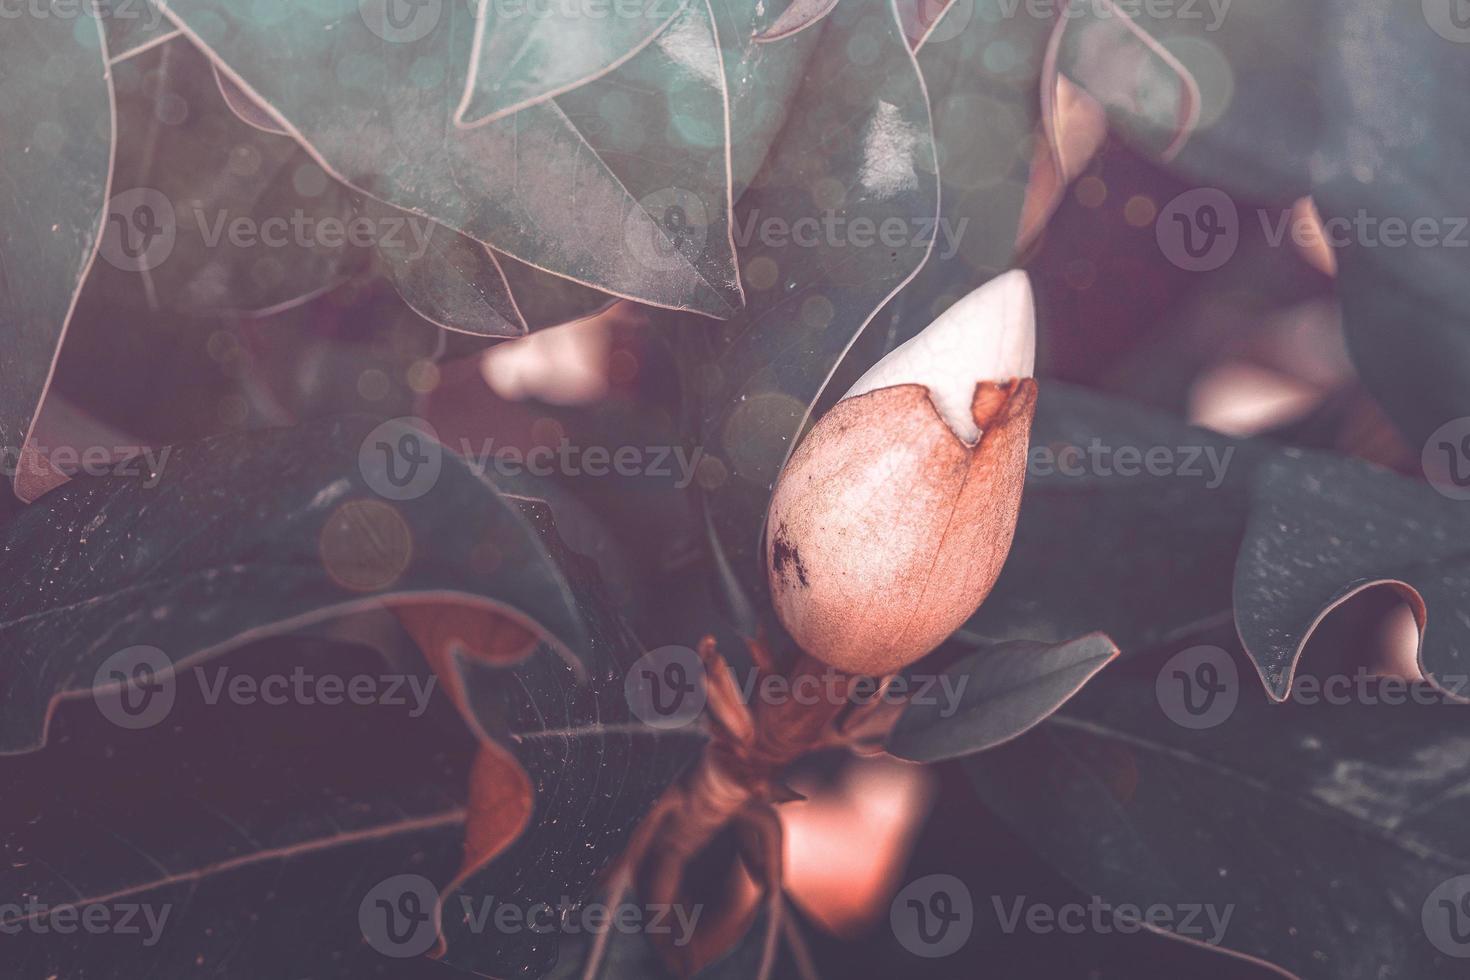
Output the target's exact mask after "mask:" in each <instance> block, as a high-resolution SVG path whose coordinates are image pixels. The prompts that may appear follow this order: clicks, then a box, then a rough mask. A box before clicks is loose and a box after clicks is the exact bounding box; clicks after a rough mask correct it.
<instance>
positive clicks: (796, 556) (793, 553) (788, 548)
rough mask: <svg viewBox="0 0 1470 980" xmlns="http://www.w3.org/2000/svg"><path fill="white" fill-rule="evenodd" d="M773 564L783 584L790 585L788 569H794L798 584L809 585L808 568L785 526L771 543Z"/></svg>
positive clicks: (777, 532) (779, 529) (778, 531)
mask: <svg viewBox="0 0 1470 980" xmlns="http://www.w3.org/2000/svg"><path fill="white" fill-rule="evenodd" d="M771 564H772V565H773V566H774V567H775V572H776V574H777V575H779V576H781V581H782V582H786V583H789V582H790V581H791V578H790V576H789V575H788V574H787V569H792V570H794V571H795V572H796V580H797V581H798V582H800V583H801V584H802V585H807V584H808V582H807V578H806V566H804V565H803V564H802V563H801V553H800V552H799V551H797V550H796V546H795V545H794V544H792V543H791V538H790V536H789V535H788V533H787V531H786V525H784V524H783V525H781V526H780V527H779V528H777V529H776V536H775V538H774V540H773V541H772V543H771Z"/></svg>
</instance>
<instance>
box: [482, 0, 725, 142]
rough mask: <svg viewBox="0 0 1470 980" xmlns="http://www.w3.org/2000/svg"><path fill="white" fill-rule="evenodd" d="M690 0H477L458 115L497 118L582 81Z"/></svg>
mask: <svg viewBox="0 0 1470 980" xmlns="http://www.w3.org/2000/svg"><path fill="white" fill-rule="evenodd" d="M690 2H691V0H642V3H641V6H639V7H638V8H636V9H629V5H628V4H626V3H619V4H616V5H613V6H611V7H608V6H602V7H596V6H592V7H581V8H579V7H577V6H575V5H572V4H561V5H555V6H551V5H541V4H536V3H523V4H514V3H512V4H506V3H490V2H487V0H480V3H479V11H478V15H477V20H478V21H479V25H478V27H477V28H476V30H477V34H476V35H475V46H474V49H473V50H472V51H471V53H470V70H469V78H468V80H467V82H466V87H465V91H464V98H463V100H462V101H461V102H460V105H459V108H458V109H457V110H456V111H455V117H454V118H455V122H456V123H457V124H459V125H461V126H478V125H480V124H482V123H487V122H494V121H495V120H497V119H501V118H504V117H505V116H508V115H510V114H511V113H514V112H518V111H519V110H521V109H524V108H525V107H527V106H529V105H532V104H534V103H536V102H541V101H543V100H545V99H549V98H551V97H552V96H554V95H560V94H562V93H563V92H567V91H569V90H571V89H573V88H576V87H577V86H578V85H585V84H586V83H588V82H590V81H592V80H593V79H595V78H597V77H599V76H601V75H604V74H606V73H607V72H609V71H611V70H612V69H614V68H616V67H617V66H618V65H620V64H622V63H623V62H625V61H627V60H628V59H629V58H631V57H633V56H634V55H635V54H637V53H638V51H639V50H640V49H642V48H643V46H644V45H646V44H648V43H649V42H650V41H652V40H653V39H654V38H655V37H656V36H657V35H658V34H659V33H660V32H661V31H662V30H663V29H664V28H665V27H667V26H668V25H669V23H670V21H672V20H673V19H674V18H675V17H677V16H678V15H679V13H680V12H682V10H683V9H684V7H685V6H687V5H688V4H689V3H690ZM695 2H702V0H695ZM674 43H678V41H677V40H675V41H674Z"/></svg>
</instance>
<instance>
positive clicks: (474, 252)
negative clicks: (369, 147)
mask: <svg viewBox="0 0 1470 980" xmlns="http://www.w3.org/2000/svg"><path fill="white" fill-rule="evenodd" d="M355 205H356V208H357V213H358V214H359V215H361V216H362V217H365V218H366V219H367V220H368V221H369V222H370V223H371V224H372V226H374V227H379V228H389V227H400V228H401V227H405V226H406V227H407V228H408V229H409V231H411V232H412V234H407V233H404V234H394V235H384V236H381V237H380V238H379V239H378V240H377V243H376V251H377V254H378V258H379V260H380V261H381V263H382V266H383V268H384V269H385V270H386V271H387V274H388V278H389V279H391V280H392V282H393V287H394V288H395V289H397V290H398V295H399V296H401V297H403V301H404V302H405V303H407V304H408V305H409V306H410V307H412V308H413V310H414V312H415V313H417V314H418V315H419V316H421V317H423V318H424V319H425V320H428V321H429V322H430V323H433V324H435V325H437V326H440V327H444V328H446V329H449V330H458V331H460V332H462V333H469V334H476V335H479V336H482V337H519V336H521V335H523V334H524V333H525V332H526V321H525V319H524V318H522V316H521V312H520V310H518V309H517V308H516V302H515V297H514V296H512V295H511V292H510V285H509V284H508V283H507V282H506V281H505V274H504V272H502V271H501V268H500V263H499V262H498V261H497V260H496V256H495V252H494V251H493V250H492V249H489V248H486V247H485V246H484V245H482V244H480V243H479V242H477V241H475V240H474V239H472V238H469V237H467V236H465V235H461V234H460V233H459V232H457V231H454V230H453V229H451V228H446V227H445V226H444V225H441V224H439V223H438V222H436V221H428V220H427V219H424V218H416V217H415V216H414V215H409V214H406V213H405V212H403V211H400V210H398V209H397V208H395V207H393V206H392V205H390V204H383V203H382V202H381V201H378V200H375V199H374V198H370V197H367V196H365V195H358V196H356V200H355Z"/></svg>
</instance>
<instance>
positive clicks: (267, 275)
mask: <svg viewBox="0 0 1470 980" xmlns="http://www.w3.org/2000/svg"><path fill="white" fill-rule="evenodd" d="M113 77H114V87H115V90H116V93H117V113H118V138H117V150H116V159H115V162H114V171H113V186H114V188H115V189H116V194H118V195H122V194H127V195H129V196H128V198H127V200H132V199H133V198H137V199H138V200H139V201H142V202H144V203H147V204H148V205H149V206H150V207H153V208H154V209H155V210H156V211H157V213H158V222H159V227H160V228H162V229H163V230H164V234H165V236H166V237H165V238H163V239H161V245H160V248H159V249H158V250H156V251H152V250H150V251H148V252H145V253H144V254H142V255H140V256H139V257H138V258H137V259H136V260H130V258H129V256H127V255H126V254H116V253H114V252H113V251H111V250H108V251H104V252H103V254H102V258H103V260H104V261H106V262H108V263H109V264H111V265H112V266H113V267H114V268H118V269H120V270H121V271H123V272H125V273H127V274H129V275H132V276H135V277H137V278H139V279H140V280H141V282H142V291H141V295H142V296H143V297H144V298H145V299H146V302H147V306H146V309H148V310H149V311H164V310H169V311H174V310H176V311H179V312H182V313H188V314H220V313H229V314H256V315H258V314H261V313H265V312H270V311H276V310H280V309H283V308H285V307H287V306H290V305H293V304H296V303H300V302H303V301H304V300H306V299H308V298H310V297H313V296H317V295H320V294H321V293H323V292H325V291H326V290H328V289H331V288H332V287H334V286H337V285H339V284H341V283H342V282H343V281H345V280H346V279H347V278H348V277H349V276H351V275H354V274H355V273H357V272H358V271H360V270H362V269H364V268H366V266H367V262H368V259H369V258H370V257H371V250H370V249H368V248H364V247H362V246H361V245H357V244H354V243H353V241H352V238H351V237H350V236H349V235H348V234H346V232H347V230H348V229H350V228H351V227H352V226H351V225H350V222H351V221H352V219H353V217H354V210H353V206H352V199H351V193H350V192H349V191H348V190H347V188H345V187H343V186H342V185H341V184H340V183H338V182H337V181H335V180H332V179H331V178H329V177H328V176H327V175H326V174H325V173H323V172H322V170H321V168H320V167H318V166H317V164H316V163H315V161H313V160H312V159H311V157H310V156H309V155H308V154H307V153H306V152H305V151H304V150H302V149H301V147H300V146H298V145H297V144H296V142H295V141H294V140H293V139H291V138H290V137H289V136H285V135H281V134H279V133H271V132H268V131H266V130H265V129H263V127H262V126H261V125H259V122H258V121H256V122H251V121H249V120H245V119H242V117H241V114H240V110H241V107H242V105H244V106H249V105H250V103H249V102H248V97H246V96H244V95H243V94H236V96H235V98H236V100H237V102H236V104H235V105H231V104H230V103H229V101H228V97H227V95H226V94H225V88H223V87H222V86H221V85H219V84H217V83H216V81H215V78H214V73H213V71H212V69H211V67H210V64H209V61H208V60H207V59H206V58H204V57H203V56H202V55H201V54H200V53H199V51H198V50H197V49H195V47H194V46H193V45H192V44H190V43H189V42H188V41H187V40H185V39H183V38H175V39H173V40H169V41H164V42H163V43H161V44H158V45H155V46H153V47H150V48H149V49H147V50H146V51H143V52H141V53H139V54H137V55H135V56H133V57H132V58H130V59H128V60H127V61H125V62H123V63H121V64H118V65H116V66H114V69H113ZM241 99H245V100H247V101H245V102H243V103H241V102H240V100H241ZM119 199H120V200H122V198H121V197H119ZM409 217H412V219H413V223H410V222H408V221H406V220H404V221H401V222H398V223H395V224H393V225H392V226H389V225H387V224H383V225H377V226H374V227H373V228H372V229H371V234H372V237H373V238H374V239H377V238H381V237H384V236H385V235H386V234H387V232H386V231H385V229H391V230H392V231H394V232H396V233H397V234H399V235H401V236H402V237H403V238H404V239H405V242H406V244H407V245H411V244H412V239H413V236H412V234H411V231H412V230H414V229H416V228H418V227H420V226H425V227H426V226H427V225H428V224H429V222H428V221H427V219H424V218H421V217H418V216H404V218H405V219H406V218H409ZM334 229H335V230H334ZM334 234H335V235H336V237H332V236H333V235H334ZM99 271H100V270H94V273H93V274H94V275H96V274H97V273H98V272H99Z"/></svg>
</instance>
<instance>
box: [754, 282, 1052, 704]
mask: <svg viewBox="0 0 1470 980" xmlns="http://www.w3.org/2000/svg"><path fill="white" fill-rule="evenodd" d="M1035 360H1036V321H1035V310H1034V307H1033V304H1032V298H1031V286H1030V282H1029V280H1027V278H1026V274H1025V273H1024V272H1020V271H1015V272H1009V273H1007V274H1005V275H1003V276H1000V277H999V278H997V279H995V280H993V281H991V282H990V283H988V284H986V285H985V286H982V287H981V288H980V289H977V290H975V291H974V292H973V293H971V294H970V295H968V296H966V297H965V298H964V299H962V300H960V301H959V302H958V303H956V304H955V305H954V306H953V307H951V308H950V309H949V310H948V311H946V312H945V313H944V315H943V316H941V317H940V318H939V319H937V320H935V321H934V322H933V323H932V324H930V325H929V326H928V327H927V328H926V329H925V330H924V331H923V332H922V333H920V334H919V335H918V336H916V337H914V338H913V339H912V340H910V341H908V342H907V343H905V344H904V345H903V346H901V347H899V348H897V349H896V350H894V351H893V352H892V353H890V354H889V355H888V356H887V357H885V358H883V360H881V361H879V362H878V363H877V364H876V365H874V366H873V368H872V369H871V370H870V371H868V373H867V374H865V375H863V376H862V378H860V379H859V380H858V382H857V384H855V385H854V386H853V387H852V390H851V391H849V392H848V393H847V394H846V395H844V396H843V397H842V400H841V401H839V402H838V403H837V404H836V405H835V406H833V408H832V410H831V411H830V412H828V413H827V414H826V415H824V416H823V417H822V418H821V420H819V421H818V422H817V424H816V425H814V426H813V427H812V429H811V432H809V433H808V434H807V437H806V438H805V439H804V440H803V441H802V443H801V445H800V446H798V447H797V449H796V452H795V453H794V454H792V457H791V459H790V461H789V462H788V463H787V465H786V469H785V470H784V471H783V472H782V474H781V479H780V481H779V482H778V483H777V485H776V492H775V494H774V496H773V497H772V499H771V509H770V514H769V516H768V519H767V522H766V565H767V574H768V575H769V577H770V584H771V594H772V597H773V599H774V601H775V606H776V612H777V614H778V615H779V616H780V618H781V622H782V623H783V624H784V625H785V627H786V629H787V630H788V631H789V632H790V633H791V635H792V636H793V637H794V638H795V639H796V641H797V642H798V643H800V644H801V646H802V648H803V649H804V650H805V651H806V652H808V653H810V654H811V655H812V656H814V657H817V658H818V659H820V660H822V661H824V662H825V663H827V664H829V665H831V666H833V667H837V668H839V669H841V670H845V671H848V672H851V673H862V674H874V675H883V674H890V673H893V672H895V671H897V670H899V669H901V668H903V667H904V666H906V665H908V664H911V663H913V662H914V661H915V660H917V659H919V658H920V657H922V656H923V655H924V654H926V653H928V652H929V651H930V650H932V649H934V647H936V646H938V645H939V644H940V643H942V642H943V641H944V640H945V639H946V638H947V637H948V636H949V635H950V634H951V633H952V632H954V630H955V629H957V628H958V627H959V626H960V625H961V624H963V623H964V621H965V620H966V619H968V618H969V616H970V615H971V614H972V613H973V612H974V611H975V609H976V608H977V607H979V605H980V603H981V602H982V601H983V600H984V599H985V597H986V595H988V594H989V593H990V589H991V587H992V586H994V585H995V580H996V578H997V577H998V576H999V575H1000V569H1001V565H1002V564H1003V563H1004V562H1005V557H1006V554H1007V553H1008V552H1009V551H1010V547H1011V537H1012V535H1013V534H1014V533H1015V529H1016V514H1017V511H1018V510H1019V508H1020V505H1021V487H1022V484H1023V483H1024V482H1025V477H1026V453H1027V443H1028V439H1029V435H1030V430H1031V419H1032V416H1033V415H1034V414H1035V411H1036V382H1035V381H1033V380H1032V379H1031V374H1032V371H1033V370H1034V364H1035Z"/></svg>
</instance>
